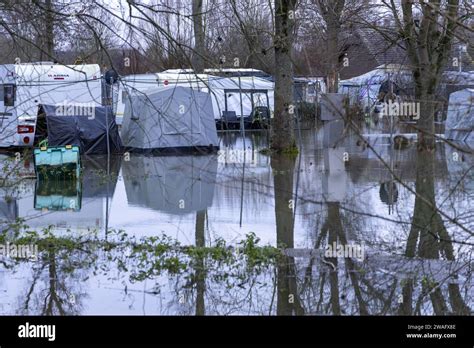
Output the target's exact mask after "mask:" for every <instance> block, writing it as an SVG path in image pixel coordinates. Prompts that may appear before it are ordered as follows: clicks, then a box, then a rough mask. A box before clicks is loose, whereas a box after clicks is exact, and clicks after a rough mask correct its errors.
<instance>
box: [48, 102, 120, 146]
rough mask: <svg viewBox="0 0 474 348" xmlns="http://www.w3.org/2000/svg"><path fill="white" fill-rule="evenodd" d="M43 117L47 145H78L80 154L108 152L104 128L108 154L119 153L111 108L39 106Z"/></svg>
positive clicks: (117, 136)
mask: <svg viewBox="0 0 474 348" xmlns="http://www.w3.org/2000/svg"><path fill="white" fill-rule="evenodd" d="M39 115H40V116H42V115H44V116H45V117H46V124H47V137H48V146H65V145H75V146H79V148H80V151H81V153H82V154H86V155H95V154H106V153H107V128H108V136H109V147H110V153H118V152H120V151H121V150H122V141H121V140H120V136H119V132H118V127H117V124H116V123H115V118H114V116H113V113H112V108H111V107H104V106H91V107H86V106H84V105H73V104H70V105H67V106H66V105H59V106H58V105H40V108H39Z"/></svg>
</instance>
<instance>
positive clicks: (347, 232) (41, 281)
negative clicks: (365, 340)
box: [0, 126, 474, 315]
mask: <svg viewBox="0 0 474 348" xmlns="http://www.w3.org/2000/svg"><path fill="white" fill-rule="evenodd" d="M366 130H367V131H368V132H371V135H373V137H370V138H368V139H370V142H369V143H367V144H365V143H364V144H363V145H360V140H359V137H358V136H357V135H356V134H351V133H350V132H349V133H348V134H347V136H346V137H345V138H344V139H342V140H341V142H340V144H338V146H336V147H333V148H329V149H328V148H324V147H323V144H322V141H323V134H322V132H323V129H322V128H321V127H318V126H315V127H312V126H308V127H306V128H304V129H301V130H300V132H299V137H298V143H299V144H300V145H299V146H300V149H301V150H300V153H299V155H297V156H296V157H295V158H293V159H289V158H288V157H285V156H275V155H269V154H266V153H265V150H266V149H268V134H267V132H266V131H248V132H245V135H243V134H242V133H241V132H239V131H237V132H236V131H228V132H221V133H220V134H219V147H220V150H219V152H218V153H216V154H207V155H186V156H173V155H169V156H147V155H142V154H128V153H127V154H125V155H124V156H111V157H110V158H109V159H107V157H104V156H86V157H84V158H83V164H82V165H83V174H82V180H80V181H75V180H73V181H70V182H68V183H67V184H66V185H65V183H64V181H60V180H50V181H39V180H36V179H34V178H31V177H29V176H28V171H29V170H30V171H31V168H32V162H31V161H28V160H26V159H25V160H24V161H22V162H21V163H18V164H19V165H18V169H17V175H18V177H19V178H20V180H18V182H15V183H14V184H12V185H4V186H3V187H2V189H1V196H2V199H1V210H0V211H1V214H2V221H3V226H7V225H8V226H9V232H8V234H7V235H8V236H11V237H12V239H9V238H4V239H3V242H4V243H3V244H4V245H5V246H6V243H7V241H8V240H14V241H18V242H21V244H24V245H30V244H36V245H38V246H39V255H34V256H35V257H33V258H31V257H30V258H25V259H22V258H18V259H15V260H11V261H9V262H6V263H5V264H4V266H3V268H2V271H1V273H0V275H1V278H0V279H1V282H0V284H1V288H0V291H1V297H0V299H1V302H0V310H1V313H2V314H4V315H9V314H29V315H52V314H54V315H73V314H85V315H87V314H123V315H129V314H140V315H143V314H158V315H163V314H168V315H169V314H171V315H204V314H207V315H227V314H240V315H262V314H265V315H274V314H280V315H288V314H290V315H308V314H314V315H340V314H342V315H367V314H370V315H395V314H402V315H410V314H437V315H443V314H448V313H453V314H461V315H462V314H469V313H470V312H469V311H470V308H472V306H473V304H474V303H473V297H472V294H473V286H474V282H473V278H472V265H473V259H472V219H471V218H470V216H471V214H472V208H471V206H470V202H471V200H472V198H473V194H474V191H473V190H474V186H473V185H472V183H473V177H472V175H474V172H473V171H472V170H470V169H471V168H472V165H473V163H474V161H473V160H474V158H473V156H472V155H466V154H462V155H459V156H457V152H456V151H457V150H456V149H455V148H452V147H450V146H448V145H447V144H444V143H438V144H437V148H436V153H435V154H433V155H426V154H421V155H420V153H419V152H418V151H417V148H416V145H414V144H412V145H410V146H408V147H407V148H403V149H394V146H393V145H392V144H391V143H390V141H389V139H388V138H387V137H384V136H383V135H378V133H379V131H377V129H373V130H371V129H370V127H369V128H368V129H366ZM344 156H347V161H344V160H343V157H344ZM420 157H421V158H420ZM4 161H5V162H4V163H8V161H11V164H10V165H14V164H15V159H14V158H8V159H7V158H5V159H4ZM420 162H421V163H423V165H417V163H420ZM22 174H23V176H22ZM434 192H436V193H435V199H436V204H437V209H439V211H438V210H437V209H436V208H435V209H433V208H431V207H430V206H429V205H427V204H426V203H425V202H424V201H423V198H422V197H425V196H421V195H426V196H429V195H430V194H433V193H434ZM434 217H435V218H436V220H435V221H436V223H437V224H439V225H437V226H436V228H434V229H431V228H428V227H427V226H426V225H425V224H426V223H427V224H430V223H433V222H431V221H432V220H433V218H434ZM451 217H453V218H451ZM433 232H436V235H433ZM5 237H6V236H5ZM333 243H334V246H335V245H336V244H338V245H341V246H342V247H343V248H345V250H352V251H353V257H351V258H341V257H340V255H339V257H338V255H337V251H338V250H339V249H337V248H334V251H332V250H330V249H331V248H330V247H331V246H333ZM336 249H337V250H336ZM341 250H342V249H341ZM328 252H329V254H328ZM330 252H334V254H331V253H330ZM341 255H343V254H341ZM289 299H290V300H289Z"/></svg>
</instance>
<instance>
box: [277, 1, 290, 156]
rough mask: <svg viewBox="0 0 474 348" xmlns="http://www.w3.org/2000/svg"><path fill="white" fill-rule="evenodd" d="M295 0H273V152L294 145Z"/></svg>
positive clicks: (287, 149)
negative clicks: (292, 54)
mask: <svg viewBox="0 0 474 348" xmlns="http://www.w3.org/2000/svg"><path fill="white" fill-rule="evenodd" d="M294 9H295V0H275V39H274V47H275V115H274V119H273V123H272V137H271V148H272V149H273V150H275V151H276V152H287V151H292V150H293V149H294V148H295V146H296V145H295V138H294V131H293V117H294V113H295V107H294V105H293V62H292V59H291V51H292V45H293V36H294V35H293V30H294Z"/></svg>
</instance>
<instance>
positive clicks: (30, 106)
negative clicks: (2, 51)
mask: <svg viewBox="0 0 474 348" xmlns="http://www.w3.org/2000/svg"><path fill="white" fill-rule="evenodd" d="M101 99H102V86H101V72H100V67H99V65H97V64H90V65H59V64H54V63H51V62H38V63H23V64H7V65H0V147H2V148H5V147H31V146H33V144H34V140H35V131H36V120H37V112H38V105H39V104H49V105H61V106H62V107H64V106H65V105H67V104H76V105H77V104H79V105H80V104H83V105H88V106H98V105H101V103H102V100H101Z"/></svg>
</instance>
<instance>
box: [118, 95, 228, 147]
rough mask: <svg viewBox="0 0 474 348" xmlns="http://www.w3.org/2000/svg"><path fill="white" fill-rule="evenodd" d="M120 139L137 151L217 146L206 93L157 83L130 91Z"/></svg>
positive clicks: (209, 102) (209, 103)
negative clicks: (144, 88) (162, 85)
mask: <svg viewBox="0 0 474 348" xmlns="http://www.w3.org/2000/svg"><path fill="white" fill-rule="evenodd" d="M122 140H123V144H124V146H125V148H126V149H130V150H132V151H137V152H159V153H163V152H165V153H166V152H175V151H186V152H187V151H196V150H199V151H205V152H213V151H215V150H217V149H218V146H219V145H218V138H217V130H216V124H215V121H214V117H213V112H212V102H211V97H210V95H209V93H204V92H199V91H196V90H194V89H192V88H188V87H180V86H176V87H156V88H152V89H148V90H146V91H143V92H141V91H137V92H135V93H131V94H130V96H129V97H128V98H127V100H126V103H125V113H124V120H123V124H122Z"/></svg>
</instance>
